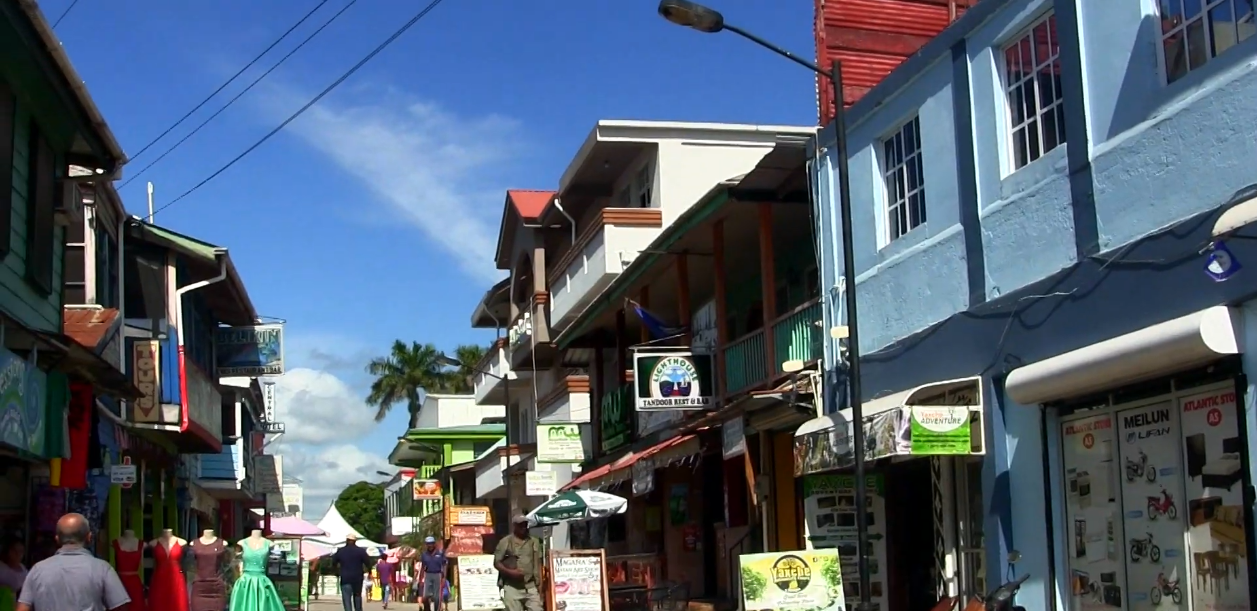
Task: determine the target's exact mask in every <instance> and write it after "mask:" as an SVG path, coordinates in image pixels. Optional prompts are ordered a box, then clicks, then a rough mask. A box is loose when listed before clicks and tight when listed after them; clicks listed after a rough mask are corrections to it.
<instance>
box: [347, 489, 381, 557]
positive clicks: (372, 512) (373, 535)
mask: <svg viewBox="0 0 1257 611" xmlns="http://www.w3.org/2000/svg"><path fill="white" fill-rule="evenodd" d="M334 505H335V506H336V511H339V512H340V515H341V517H342V518H345V522H348V523H349V525H350V526H352V527H354V530H356V531H358V532H359V533H361V534H362V536H363V537H366V538H368V539H371V540H372V541H380V542H382V541H383V539H384V527H385V524H384V486H382V485H380V484H372V483H369V482H358V483H356V484H350V485H349V486H348V487H346V488H345V489H344V490H341V491H340V494H339V495H338V496H337V497H336V502H335V503H334Z"/></svg>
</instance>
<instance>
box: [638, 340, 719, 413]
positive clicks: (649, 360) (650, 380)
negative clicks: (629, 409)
mask: <svg viewBox="0 0 1257 611" xmlns="http://www.w3.org/2000/svg"><path fill="white" fill-rule="evenodd" d="M712 372H713V368H712V362H711V355H710V354H694V353H693V352H692V351H690V350H686V349H684V348H667V349H662V348H655V349H649V348H637V349H635V350H634V352H633V386H634V388H635V389H636V391H637V394H636V399H637V401H636V405H637V411H641V412H646V411H662V410H703V409H712V405H713V401H714V400H715V395H716V380H715V377H714V375H713V373H712Z"/></svg>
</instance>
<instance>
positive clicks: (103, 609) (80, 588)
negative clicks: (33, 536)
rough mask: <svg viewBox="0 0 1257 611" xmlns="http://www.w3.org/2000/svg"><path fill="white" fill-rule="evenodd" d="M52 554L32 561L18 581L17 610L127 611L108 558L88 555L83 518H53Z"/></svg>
mask: <svg viewBox="0 0 1257 611" xmlns="http://www.w3.org/2000/svg"><path fill="white" fill-rule="evenodd" d="M55 537H56V541H57V545H59V546H61V547H60V549H58V550H57V553H56V554H53V555H52V556H51V557H49V558H46V559H44V560H42V561H40V562H37V563H35V566H33V567H31V570H30V572H28V573H27V574H26V580H25V582H24V583H23V584H22V592H21V593H20V594H19V595H18V598H17V611H67V610H70V609H73V610H74V611H80V610H81V611H127V610H128V609H129V608H130V607H131V597H130V596H129V595H128V594H127V589H126V588H125V587H123V586H122V580H121V579H119V578H118V573H116V572H114V570H113V567H111V566H109V563H108V562H105V561H104V560H101V559H99V558H97V557H96V556H94V555H92V552H91V551H89V549H88V547H87V546H88V544H89V543H90V542H91V539H92V531H91V527H90V526H89V525H88V523H87V518H84V517H83V516H82V515H79V514H77V513H67V514H65V515H63V516H61V519H59V520H57V530H56V535H55Z"/></svg>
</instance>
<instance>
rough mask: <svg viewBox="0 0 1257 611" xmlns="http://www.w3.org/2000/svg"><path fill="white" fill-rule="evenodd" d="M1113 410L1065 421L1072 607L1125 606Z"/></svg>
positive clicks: (1092, 610) (1101, 609) (1100, 610)
mask: <svg viewBox="0 0 1257 611" xmlns="http://www.w3.org/2000/svg"><path fill="white" fill-rule="evenodd" d="M1114 418H1115V416H1113V415H1112V414H1104V415H1099V416H1089V417H1084V418H1077V419H1070V420H1067V421H1064V422H1062V423H1061V440H1062V442H1063V443H1062V450H1063V452H1062V459H1063V462H1064V464H1063V467H1064V470H1065V498H1066V517H1067V519H1066V528H1067V529H1068V531H1067V532H1068V533H1069V569H1070V578H1071V591H1072V594H1073V604H1072V605H1070V607H1069V608H1070V609H1073V610H1084V611H1107V610H1109V609H1113V608H1122V607H1123V606H1124V605H1123V602H1124V599H1125V596H1124V594H1125V587H1126V575H1125V567H1124V565H1123V560H1124V556H1125V555H1124V553H1123V549H1122V546H1123V545H1124V542H1123V540H1122V535H1123V533H1122V530H1121V527H1122V525H1121V519H1122V518H1121V513H1120V511H1119V508H1118V500H1117V499H1118V494H1119V490H1118V483H1117V482H1118V478H1119V475H1118V468H1116V467H1115V465H1114V459H1115V458H1116V456H1117V451H1116V448H1115V444H1116V440H1115V438H1114V430H1113V429H1114V426H1115V425H1114Z"/></svg>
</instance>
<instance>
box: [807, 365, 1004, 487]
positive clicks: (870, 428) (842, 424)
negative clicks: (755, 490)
mask: <svg viewBox="0 0 1257 611" xmlns="http://www.w3.org/2000/svg"><path fill="white" fill-rule="evenodd" d="M982 406H983V398H982V378H981V377H980V376H974V377H970V378H961V379H958V380H947V381H944V382H935V383H933V384H924V385H922V386H917V387H916V388H912V389H909V390H905V391H902V392H898V393H895V394H893V395H888V396H885V397H881V398H878V399H874V400H872V401H869V402H867V403H865V404H864V405H863V406H861V407H862V410H861V411H862V412H863V416H864V459H865V460H866V461H873V460H877V459H879V458H886V457H889V456H938V455H951V456H954V455H972V454H983V453H985V451H986V448H985V445H984V439H985V433H984V424H983V407H982ZM853 432H854V427H853V426H852V422H851V409H850V408H848V409H844V410H842V411H840V412H837V413H833V414H826V415H824V416H821V417H819V418H815V419H812V420H809V421H808V422H806V423H804V424H803V426H800V427H799V429H798V430H797V431H796V432H795V434H794V474H795V476H796V477H797V476H800V475H807V474H810V473H819V472H823V471H831V470H835V469H845V468H848V467H850V466H852V465H853V464H854V463H855V455H854V454H853V453H852V451H851V442H850V439H851V436H852V434H853Z"/></svg>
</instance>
